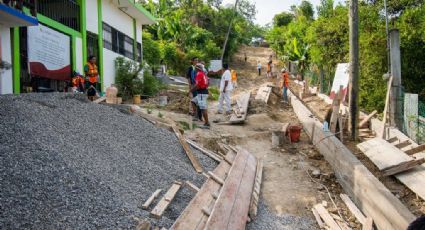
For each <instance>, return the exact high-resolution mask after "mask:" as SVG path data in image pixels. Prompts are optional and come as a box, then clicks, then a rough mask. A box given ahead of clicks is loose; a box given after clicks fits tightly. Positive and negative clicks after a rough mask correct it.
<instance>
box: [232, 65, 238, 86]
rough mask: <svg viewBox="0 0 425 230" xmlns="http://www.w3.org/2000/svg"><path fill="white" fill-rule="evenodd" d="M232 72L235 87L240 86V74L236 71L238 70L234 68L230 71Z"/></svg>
mask: <svg viewBox="0 0 425 230" xmlns="http://www.w3.org/2000/svg"><path fill="white" fill-rule="evenodd" d="M230 73H231V75H232V84H233V87H235V88H238V74H237V73H236V70H234V69H232V71H230Z"/></svg>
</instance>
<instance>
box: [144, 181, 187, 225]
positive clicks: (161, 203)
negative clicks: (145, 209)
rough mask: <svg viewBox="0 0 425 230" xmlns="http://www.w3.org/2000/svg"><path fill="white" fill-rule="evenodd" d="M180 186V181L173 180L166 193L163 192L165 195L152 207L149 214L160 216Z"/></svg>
mask: <svg viewBox="0 0 425 230" xmlns="http://www.w3.org/2000/svg"><path fill="white" fill-rule="evenodd" d="M181 186H182V182H179V181H174V183H173V184H172V185H171V187H170V189H168V191H167V193H165V195H164V196H163V197H162V199H161V200H160V201H159V202H158V204H157V205H156V206H155V208H153V209H152V211H151V214H150V215H151V216H152V217H154V218H157V219H159V218H161V216H162V214H163V213H164V211H165V210H166V209H167V207H168V206H169V205H170V203H171V201H173V199H174V197H175V196H176V194H177V192H178V191H179V189H180V187H181Z"/></svg>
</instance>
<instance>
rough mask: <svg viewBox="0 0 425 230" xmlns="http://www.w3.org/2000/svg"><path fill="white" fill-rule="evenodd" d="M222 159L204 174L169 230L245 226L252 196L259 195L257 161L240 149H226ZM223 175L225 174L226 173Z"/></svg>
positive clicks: (241, 227)
mask: <svg viewBox="0 0 425 230" xmlns="http://www.w3.org/2000/svg"><path fill="white" fill-rule="evenodd" d="M225 158H226V160H223V161H221V162H220V164H219V165H218V166H217V168H216V169H215V170H214V171H212V172H208V174H206V175H207V176H208V179H207V181H206V182H205V183H204V185H203V186H202V187H201V188H200V189H199V192H198V193H197V194H196V196H195V197H194V198H193V199H192V201H191V202H190V203H189V205H188V206H187V207H186V209H185V210H184V211H183V212H182V214H181V215H180V216H179V218H178V219H177V220H176V222H175V223H174V224H173V226H172V227H171V229H184V230H191V229H245V225H246V222H247V221H248V213H249V211H250V209H255V207H252V206H251V207H250V205H251V200H252V198H251V197H252V195H253V193H254V192H255V194H257V195H258V194H259V188H257V190H255V189H254V187H258V185H257V182H256V180H260V181H261V176H260V178H258V177H259V176H258V175H256V172H257V171H258V170H257V160H256V158H255V157H254V156H253V155H252V154H250V153H249V152H247V151H246V150H244V149H240V148H238V149H237V153H236V152H234V151H229V152H228V153H227V155H226V156H225ZM226 175H227V176H226Z"/></svg>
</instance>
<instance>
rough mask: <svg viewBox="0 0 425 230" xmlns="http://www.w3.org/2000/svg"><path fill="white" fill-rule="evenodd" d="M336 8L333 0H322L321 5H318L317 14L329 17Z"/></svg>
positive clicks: (321, 16)
mask: <svg viewBox="0 0 425 230" xmlns="http://www.w3.org/2000/svg"><path fill="white" fill-rule="evenodd" d="M333 10H334V1H333V0H320V5H319V6H317V14H318V16H319V18H329V17H331V16H332V14H333Z"/></svg>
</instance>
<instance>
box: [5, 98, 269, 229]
mask: <svg viewBox="0 0 425 230" xmlns="http://www.w3.org/2000/svg"><path fill="white" fill-rule="evenodd" d="M196 155H197V156H198V157H199V158H200V161H201V164H203V165H204V166H208V169H210V170H211V169H213V168H214V167H215V162H213V161H212V160H211V159H209V158H208V157H206V156H204V155H202V154H200V153H196ZM0 162H1V163H0V165H1V166H0V176H1V181H0V186H1V194H0V219H1V220H0V229H18V228H19V229H21V228H32V229H74V228H79V229H94V228H108V229H117V228H120V229H131V228H134V227H135V225H136V224H137V222H136V221H135V220H134V217H137V218H140V219H143V218H148V216H149V213H148V212H146V211H144V210H142V209H141V208H140V206H141V204H142V203H143V202H144V201H145V200H146V199H147V198H148V197H149V196H150V195H151V194H152V192H154V191H155V190H156V189H163V192H162V193H161V195H163V194H164V193H165V192H166V191H167V190H168V188H169V187H170V186H171V184H172V183H173V181H174V180H181V181H185V180H189V181H191V182H193V183H194V184H195V185H197V186H199V187H200V186H201V185H202V183H203V181H204V178H203V177H202V176H201V175H198V174H196V172H195V171H194V169H193V167H192V165H191V164H190V161H189V160H188V158H187V157H186V155H185V154H184V152H183V148H182V147H181V145H180V144H179V142H178V140H177V138H176V137H175V136H174V134H173V133H171V132H169V131H167V130H164V129H158V128H156V127H154V126H153V125H152V124H150V123H149V122H147V121H145V120H143V119H141V118H139V117H136V116H131V115H128V114H124V113H122V112H120V111H119V110H117V109H114V108H111V107H108V106H103V105H97V104H94V103H91V102H88V101H87V100H86V99H85V98H84V96H80V95H71V94H59V93H53V94H22V95H19V96H13V95H6V96H0ZM193 196H194V193H193V192H192V191H190V190H189V189H187V188H183V189H181V190H180V191H179V193H178V194H177V197H176V199H175V200H174V201H173V202H172V204H171V205H170V206H169V208H168V210H167V211H166V212H165V214H164V215H163V217H162V219H161V220H160V221H159V222H154V223H155V224H157V225H159V226H161V227H162V226H163V227H170V226H171V224H172V223H173V222H174V220H175V219H176V218H177V217H178V215H179V214H180V213H181V211H182V210H183V209H184V208H185V207H186V205H187V204H188V202H189V201H190V200H191V198H192V197H193ZM153 205H155V203H154V204H153ZM260 213H261V212H260Z"/></svg>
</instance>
